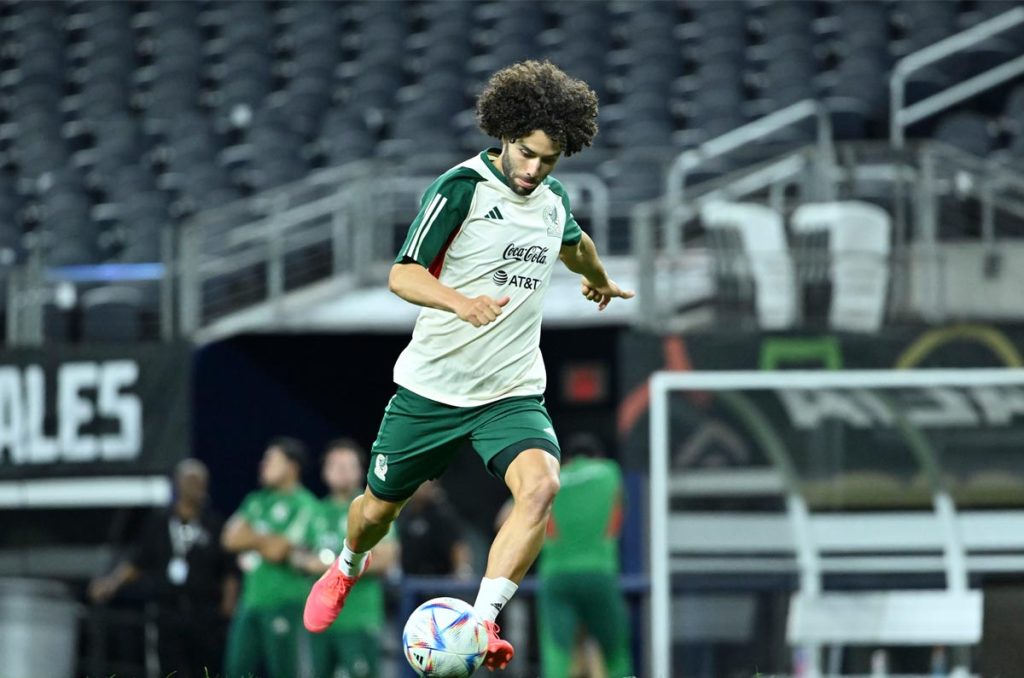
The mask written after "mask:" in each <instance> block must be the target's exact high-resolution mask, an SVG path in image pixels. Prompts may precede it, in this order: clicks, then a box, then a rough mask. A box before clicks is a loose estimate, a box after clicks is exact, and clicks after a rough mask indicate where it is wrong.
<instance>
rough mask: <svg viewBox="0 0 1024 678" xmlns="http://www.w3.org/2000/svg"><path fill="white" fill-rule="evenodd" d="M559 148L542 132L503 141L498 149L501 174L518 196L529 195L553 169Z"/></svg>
mask: <svg viewBox="0 0 1024 678" xmlns="http://www.w3.org/2000/svg"><path fill="white" fill-rule="evenodd" d="M561 155H562V149H561V147H560V146H559V145H558V144H557V143H555V142H554V141H552V139H551V137H549V136H548V135H547V134H545V133H544V132H543V131H541V130H534V131H533V132H531V133H530V134H529V135H527V136H525V137H521V138H519V139H512V140H510V141H504V142H503V144H502V147H501V172H502V174H504V175H505V178H506V179H507V180H508V184H509V186H511V187H512V190H513V191H515V192H516V193H518V194H519V195H529V194H530V193H533V189H535V188H537V186H539V185H540V182H542V181H544V178H545V177H547V175H549V174H551V170H553V169H554V168H555V165H556V164H557V163H558V159H559V158H560V157H561Z"/></svg>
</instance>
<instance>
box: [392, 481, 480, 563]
mask: <svg viewBox="0 0 1024 678" xmlns="http://www.w3.org/2000/svg"><path fill="white" fill-rule="evenodd" d="M397 524H398V537H399V540H400V541H401V543H402V574H406V575H413V576H453V577H458V578H459V579H469V578H471V577H472V576H473V552H472V549H470V546H469V543H468V542H467V541H466V539H465V536H464V535H465V531H464V529H463V525H462V520H461V519H460V518H459V516H458V514H457V513H456V512H455V509H454V508H453V507H452V505H451V504H450V503H449V502H448V499H447V497H446V496H445V493H444V489H443V488H442V487H441V485H440V483H438V482H437V481H436V480H430V481H427V482H425V483H423V484H422V485H420V486H419V488H417V490H416V492H414V493H413V495H412V497H411V498H410V499H409V503H408V504H406V505H405V509H404V510H403V511H402V515H401V516H399V518H398V521H397Z"/></svg>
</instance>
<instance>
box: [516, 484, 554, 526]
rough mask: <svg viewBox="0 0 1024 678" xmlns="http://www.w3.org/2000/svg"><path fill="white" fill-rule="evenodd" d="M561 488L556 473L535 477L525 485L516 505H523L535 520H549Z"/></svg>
mask: <svg viewBox="0 0 1024 678" xmlns="http://www.w3.org/2000/svg"><path fill="white" fill-rule="evenodd" d="M559 488H561V483H560V482H559V480H558V476H556V475H555V474H554V473H547V474H541V475H537V476H534V477H532V478H529V479H528V480H527V481H526V482H525V483H523V487H522V489H521V490H520V492H519V496H518V497H516V503H519V504H521V505H522V506H523V508H524V509H525V510H526V511H527V512H528V514H529V515H530V516H531V517H533V518H536V519H544V518H547V516H548V514H549V513H550V512H551V505H552V504H554V502H555V496H556V495H557V494H558V490H559Z"/></svg>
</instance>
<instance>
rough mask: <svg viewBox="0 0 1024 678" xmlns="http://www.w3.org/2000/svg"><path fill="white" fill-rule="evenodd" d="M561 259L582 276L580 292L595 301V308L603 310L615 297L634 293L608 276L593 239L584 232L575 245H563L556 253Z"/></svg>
mask: <svg viewBox="0 0 1024 678" xmlns="http://www.w3.org/2000/svg"><path fill="white" fill-rule="evenodd" d="M558 258H559V259H561V260H562V263H563V264H565V266H566V268H568V269H569V270H570V271H572V272H573V273H579V274H580V275H582V276H583V280H582V281H581V283H580V286H581V292H582V294H583V296H585V297H586V298H587V299H589V300H590V301H593V302H594V303H596V304H597V305H598V306H597V310H599V311H603V310H604V309H605V308H607V306H608V304H609V303H610V302H611V300H612V299H614V298H615V297H619V298H620V299H632V298H633V297H634V296H635V295H636V293H635V292H633V291H632V290H624V289H622V288H620V287H619V286H618V285H617V284H615V281H614V280H612V279H611V278H609V277H608V272H607V271H606V270H605V268H604V264H602V263H601V257H599V256H597V247H596V246H595V245H594V241H593V240H591V239H590V236H589V235H587V234H586V233H584V234H583V237H582V238H580V241H579V242H578V243H576V244H575V245H563V246H562V249H561V250H560V251H559V253H558Z"/></svg>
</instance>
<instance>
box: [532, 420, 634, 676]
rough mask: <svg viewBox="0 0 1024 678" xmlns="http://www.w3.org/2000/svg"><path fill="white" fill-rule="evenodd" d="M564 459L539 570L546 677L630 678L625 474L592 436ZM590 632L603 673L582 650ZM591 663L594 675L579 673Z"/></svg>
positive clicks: (576, 442)
mask: <svg viewBox="0 0 1024 678" xmlns="http://www.w3.org/2000/svg"><path fill="white" fill-rule="evenodd" d="M562 454H563V457H562V458H563V462H564V463H563V466H562V477H561V480H562V489H561V491H560V492H559V493H558V496H557V497H556V498H555V504H554V507H553V508H552V510H551V519H550V520H549V521H548V528H547V540H546V541H545V542H544V548H543V550H542V551H541V554H540V561H539V564H538V576H539V580H540V581H539V588H538V591H537V607H538V622H539V623H538V626H539V633H540V642H541V675H542V676H544V678H568V677H569V676H579V675H583V676H587V678H599V677H601V676H606V677H608V678H623V676H631V675H633V671H632V668H631V663H632V662H631V658H630V654H629V615H628V610H627V608H626V601H625V599H624V597H623V595H622V591H621V590H620V588H619V569H620V568H619V534H620V531H621V528H622V513H623V490H622V470H621V469H620V467H619V465H618V463H617V462H615V461H614V460H612V459H608V458H606V457H605V454H604V447H603V446H602V444H601V442H600V441H599V440H598V439H597V438H596V437H594V436H592V435H590V434H588V433H577V434H574V435H572V436H570V437H569V438H568V439H567V441H566V444H565V445H564V446H563V450H562ZM584 629H585V631H586V634H587V635H589V636H590V637H591V638H593V639H594V640H596V641H597V644H598V646H599V647H600V650H601V655H602V657H603V659H604V662H603V666H598V667H593V662H592V660H590V659H588V655H589V653H588V652H586V651H585V650H586V648H588V644H587V643H583V644H582V645H580V644H579V642H578V641H579V636H580V635H581V633H580V632H581V631H583V630H584ZM579 648H583V650H584V651H583V652H580V651H578V649H579ZM574 654H576V655H577V656H578V658H577V661H576V669H575V670H573V669H572V668H571V667H572V666H573V663H574V662H573V657H574ZM588 663H589V664H590V665H591V666H592V668H589V669H588V668H584V669H583V671H584V672H583V673H580V672H578V671H579V668H580V664H582V665H583V666H586V665H587V664H588ZM600 669H603V672H601V671H600Z"/></svg>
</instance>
